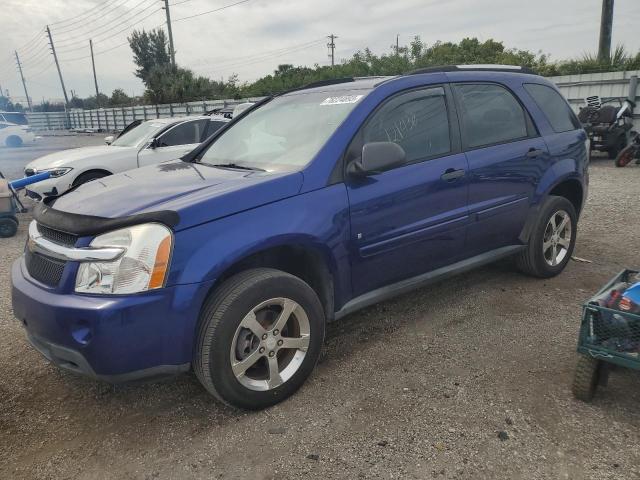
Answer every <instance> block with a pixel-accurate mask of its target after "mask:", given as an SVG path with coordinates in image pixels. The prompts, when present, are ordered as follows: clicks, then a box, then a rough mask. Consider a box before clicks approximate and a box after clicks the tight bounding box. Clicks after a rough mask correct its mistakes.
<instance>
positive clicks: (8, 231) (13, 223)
mask: <svg viewBox="0 0 640 480" xmlns="http://www.w3.org/2000/svg"><path fill="white" fill-rule="evenodd" d="M17 231H18V221H17V220H16V219H15V218H11V217H3V218H0V237H2V238H9V237H13V236H14V235H15V234H16V232H17Z"/></svg>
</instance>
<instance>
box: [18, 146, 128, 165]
mask: <svg viewBox="0 0 640 480" xmlns="http://www.w3.org/2000/svg"><path fill="white" fill-rule="evenodd" d="M135 151H137V148H136V147H111V146H109V145H100V146H97V147H81V148H72V149H70V150H61V151H59V152H55V153H50V154H49V155H45V156H44V157H40V158H38V159H36V160H34V161H33V162H31V163H29V164H28V165H27V166H26V167H25V168H33V169H35V170H40V169H43V168H57V167H68V166H70V164H72V163H73V162H75V161H78V160H87V159H95V158H99V157H112V156H113V155H114V154H116V155H117V154H119V153H126V154H129V153H130V152H135Z"/></svg>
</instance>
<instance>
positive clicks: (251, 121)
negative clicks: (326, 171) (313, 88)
mask: <svg viewBox="0 0 640 480" xmlns="http://www.w3.org/2000/svg"><path fill="white" fill-rule="evenodd" d="M367 93H368V92H367V91H366V90H357V91H342V92H322V93H298V94H292V95H284V96H282V97H276V98H274V99H273V100H271V101H270V102H269V103H267V104H266V105H264V106H262V107H260V108H258V109H257V110H255V111H254V112H251V113H250V114H249V115H247V116H246V117H244V118H243V119H241V120H239V121H238V123H236V124H235V125H233V126H232V127H231V128H229V129H228V130H227V131H226V132H224V133H223V134H222V136H220V137H219V138H218V139H217V140H216V141H215V142H214V143H212V144H211V146H210V147H209V148H208V149H207V150H206V151H205V152H204V154H203V155H202V157H201V160H200V161H201V162H202V163H205V164H208V165H236V166H239V167H251V168H256V169H262V170H267V171H269V170H292V169H299V168H301V167H303V166H305V165H306V164H307V163H309V162H310V161H311V159H312V158H313V157H314V156H315V155H316V153H318V151H319V150H320V148H321V147H322V146H323V145H324V144H325V142H326V141H327V139H328V138H329V137H330V136H331V134H332V133H333V132H334V131H335V130H336V128H338V126H339V125H340V124H341V123H342V121H343V120H344V119H345V118H346V116H347V115H348V114H349V112H351V110H353V108H354V107H355V106H356V105H357V104H358V102H359V101H361V100H362V98H363V97H364V96H365V95H366V94H367Z"/></svg>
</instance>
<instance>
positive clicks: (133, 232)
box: [76, 223, 173, 295]
mask: <svg viewBox="0 0 640 480" xmlns="http://www.w3.org/2000/svg"><path fill="white" fill-rule="evenodd" d="M90 246H91V247H123V248H124V253H123V254H122V255H121V256H120V257H119V258H118V259H116V260H113V261H109V262H83V263H81V264H80V267H79V269H78V274H77V276H76V292H78V293H94V294H102V295H119V294H128V293H139V292H144V291H147V290H154V289H156V288H162V287H163V286H164V284H165V280H166V277H167V273H168V272H169V261H170V258H171V250H172V247H173V236H172V234H171V230H169V229H168V228H167V227H165V226H164V225H160V224H157V223H148V224H144V225H136V226H134V227H129V228H123V229H121V230H116V231H114V232H109V233H105V234H104V235H100V236H98V237H96V238H95V239H94V240H93V241H92V242H91V244H90Z"/></svg>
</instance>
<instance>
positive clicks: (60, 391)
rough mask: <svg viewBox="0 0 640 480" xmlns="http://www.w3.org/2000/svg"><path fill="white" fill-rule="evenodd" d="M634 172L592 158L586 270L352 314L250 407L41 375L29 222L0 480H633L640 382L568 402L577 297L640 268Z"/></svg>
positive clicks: (10, 250)
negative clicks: (26, 290)
mask: <svg viewBox="0 0 640 480" xmlns="http://www.w3.org/2000/svg"><path fill="white" fill-rule="evenodd" d="M639 176H640V168H638V167H628V168H625V169H616V168H614V167H613V165H612V162H611V161H608V160H604V159H598V160H594V162H593V165H592V169H591V178H592V180H591V191H590V199H589V202H588V205H587V207H586V210H585V212H584V215H583V217H582V219H581V222H580V226H579V230H580V231H579V238H578V243H577V249H576V252H575V253H576V255H578V256H579V257H582V258H585V259H588V260H591V261H592V263H582V262H575V261H572V262H570V263H569V265H568V267H567V269H566V271H565V272H564V273H563V274H562V275H560V276H559V277H556V278H554V279H551V280H546V281H542V280H537V279H532V278H528V277H525V276H522V275H520V274H518V273H516V272H514V271H513V269H512V267H511V264H510V262H508V261H505V262H502V263H499V264H496V265H493V266H490V267H487V268H483V269H480V270H477V271H474V272H472V273H469V274H465V275H462V276H459V277H457V278H454V279H450V280H448V281H446V282H443V283H440V284H437V285H435V286H431V287H429V288H425V289H422V290H419V291H416V292H413V293H410V294H407V295H404V296H402V297H399V298H397V299H395V300H392V301H388V302H385V303H382V304H380V305H377V306H375V307H372V308H369V309H366V310H363V311H361V312H359V313H356V314H354V315H351V316H349V317H347V318H346V319H344V320H342V321H341V322H338V323H335V324H332V325H330V327H329V330H328V338H327V341H326V354H325V355H324V356H323V360H322V361H321V363H320V364H319V365H318V368H317V370H316V371H315V373H314V374H313V375H312V377H311V378H310V380H309V381H308V382H307V384H306V385H305V386H304V387H303V388H302V389H301V390H300V391H299V392H298V393H297V394H296V395H295V396H294V397H292V398H291V399H290V400H288V401H286V402H284V403H282V404H280V405H277V406H275V407H273V408H270V409H268V410H266V411H262V412H257V413H244V412H238V411H233V410H230V409H228V408H225V407H222V406H220V405H219V404H217V403H216V402H215V401H214V400H213V399H212V398H211V397H210V396H209V395H208V394H207V393H205V391H204V389H203V388H202V387H201V386H200V385H199V384H198V382H197V380H196V379H195V377H194V376H193V375H183V376H181V377H179V378H177V379H174V380H170V381H166V382H162V383H155V384H142V385H133V386H131V385H130V386H118V387H112V386H109V385H106V384H101V383H96V382H92V381H89V380H86V379H83V378H78V377H75V376H73V375H71V374H67V373H64V372H61V371H59V370H57V369H56V368H55V367H53V366H51V365H49V364H47V362H46V361H45V360H43V358H42V357H41V356H40V355H39V354H38V353H37V352H35V351H34V350H33V349H32V348H31V347H30V346H29V345H28V344H27V342H26V340H25V338H24V332H23V330H22V327H21V326H20V325H19V324H18V323H17V322H16V321H15V320H14V319H13V316H12V313H11V303H10V293H9V285H10V282H9V267H10V264H11V262H12V261H13V260H14V259H15V258H17V257H18V256H19V255H20V253H21V250H22V248H23V245H24V241H25V235H26V227H27V221H28V218H27V216H25V217H23V219H22V220H24V221H23V222H22V224H21V230H20V234H19V235H18V236H17V237H16V238H14V239H11V240H0V242H2V243H0V248H1V251H2V253H3V257H4V259H3V261H2V262H1V263H0V331H1V332H2V343H1V344H0V478H3V479H4V478H7V479H9V478H12V479H14V478H15V479H33V478H36V479H49V478H50V479H63V478H73V479H102V478H119V479H134V478H135V479H156V478H158V479H169V478H177V479H191V478H198V479H199V478H202V479H205V478H206V479H212V478H225V479H226V478H240V479H243V478H246V479H275V478H278V479H293V478H344V479H354V478H389V479H390V478H460V479H481V478H509V479H527V480H529V479H549V478H571V479H591V478H592V479H614V478H616V479H617V478H619V479H629V478H639V477H640V414H639V410H638V403H639V402H640V382H639V381H638V380H639V378H638V374H636V373H634V372H631V371H625V370H617V371H615V372H613V373H612V375H611V378H610V383H609V386H608V387H607V388H602V389H601V390H599V391H598V394H597V396H596V399H595V400H594V402H593V403H592V404H585V403H581V402H579V401H576V400H574V399H573V398H572V395H571V392H570V384H571V381H572V378H573V368H574V365H575V361H576V353H575V345H576V339H577V332H578V325H579V320H580V312H581V309H580V305H581V302H583V301H584V300H585V299H586V298H587V297H588V296H589V295H590V294H591V293H592V292H594V291H596V290H597V289H598V287H600V286H601V285H602V284H603V283H604V282H605V281H606V280H608V279H609V278H610V277H611V276H613V275H614V274H615V273H617V272H618V271H619V270H621V269H622V268H623V267H625V266H634V265H635V266H640V265H638V264H639V263H640V262H639V259H638V249H637V248H636V247H634V246H633V245H634V244H635V241H636V239H637V238H639V236H640V209H638V204H637V202H638V198H639V196H640V182H638V178H639ZM501 432H504V433H501Z"/></svg>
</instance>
